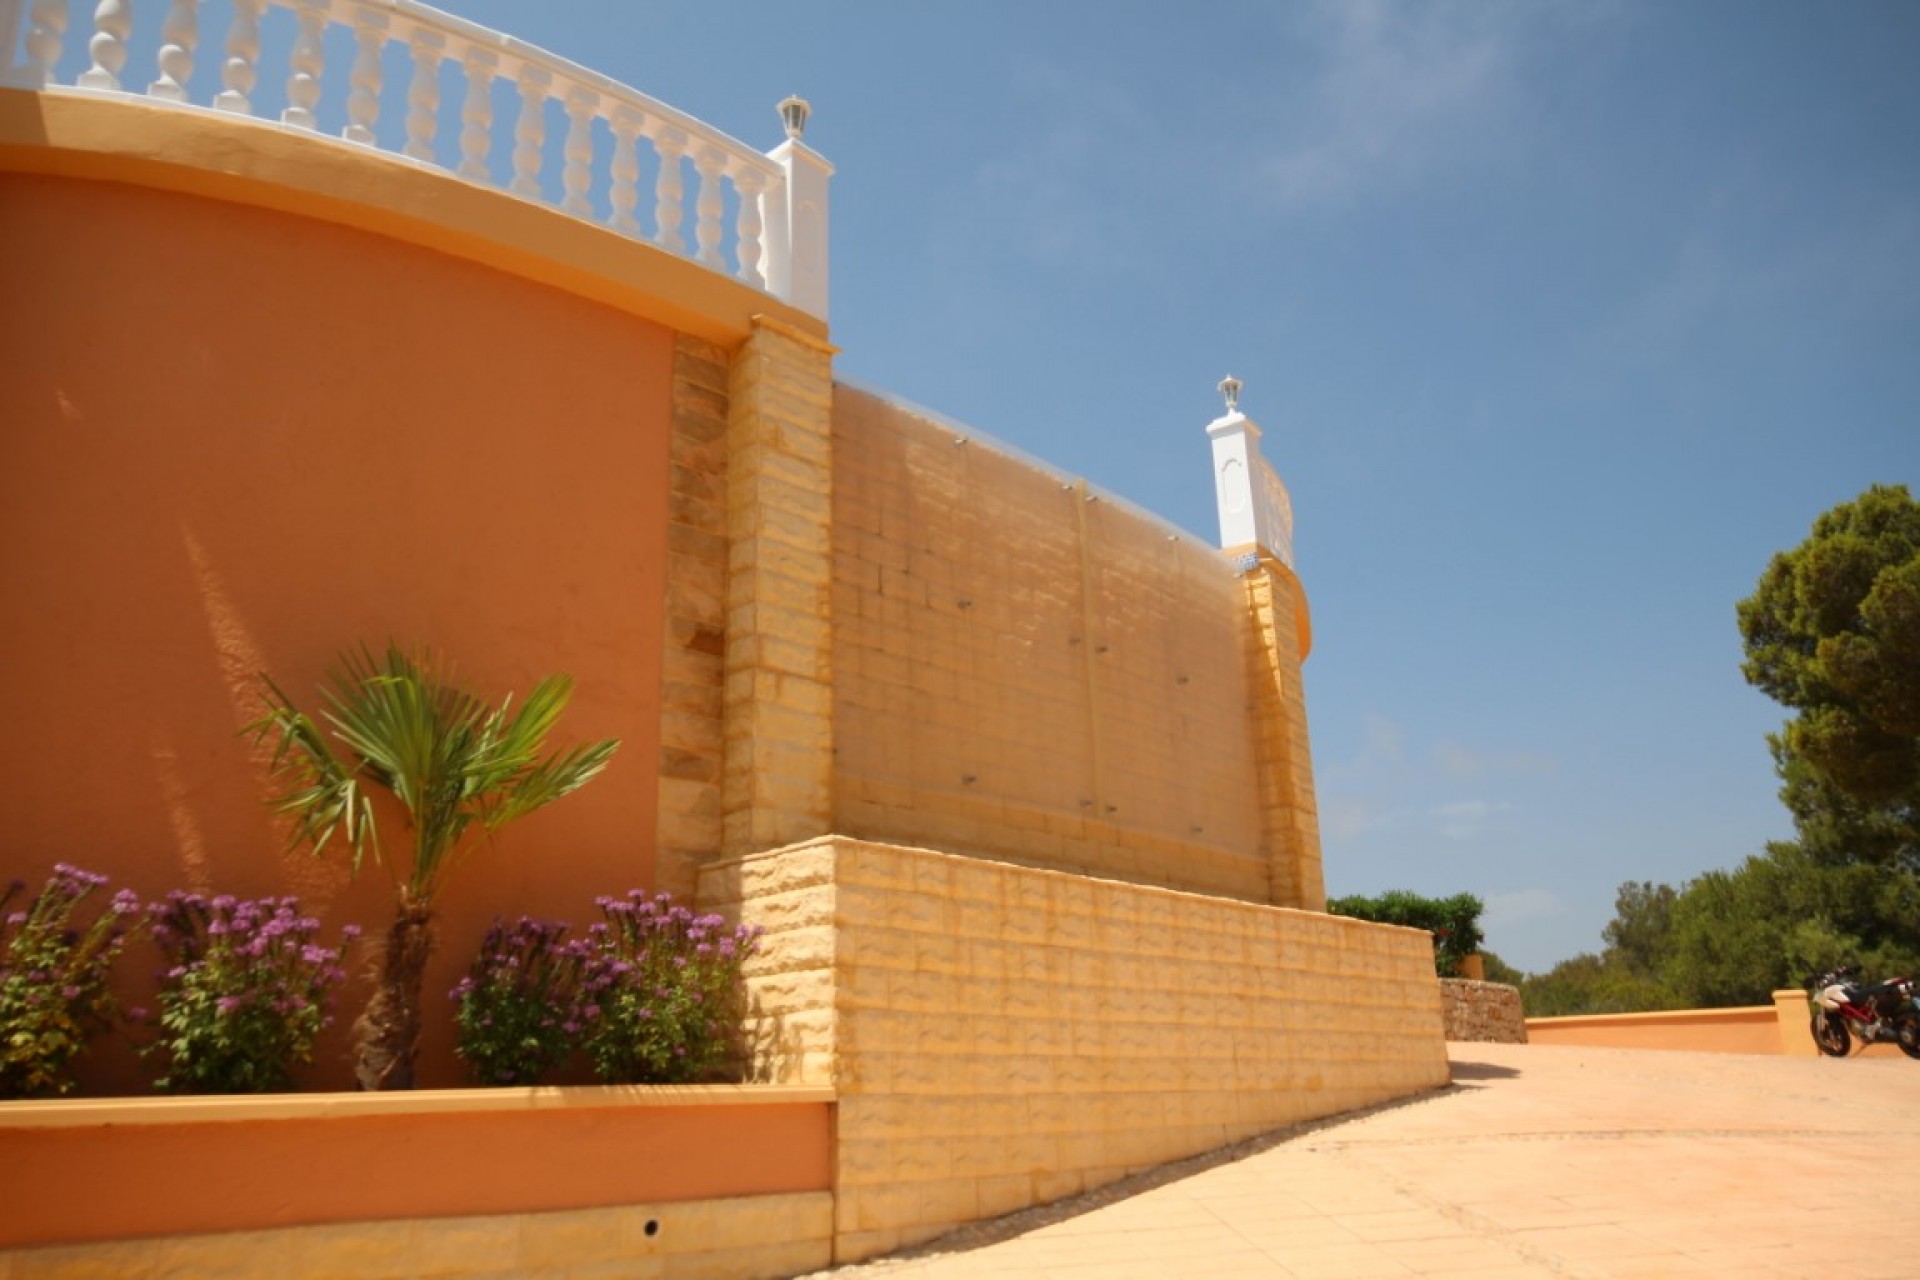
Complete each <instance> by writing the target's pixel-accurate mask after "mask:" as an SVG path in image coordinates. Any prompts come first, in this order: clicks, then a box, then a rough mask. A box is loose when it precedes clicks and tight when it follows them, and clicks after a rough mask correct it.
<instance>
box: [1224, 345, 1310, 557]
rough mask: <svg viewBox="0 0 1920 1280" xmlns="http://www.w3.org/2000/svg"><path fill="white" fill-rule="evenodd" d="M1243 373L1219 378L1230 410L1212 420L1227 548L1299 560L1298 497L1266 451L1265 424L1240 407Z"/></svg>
mask: <svg viewBox="0 0 1920 1280" xmlns="http://www.w3.org/2000/svg"><path fill="white" fill-rule="evenodd" d="M1243 385H1244V384H1243V383H1242V382H1241V381H1240V379H1238V378H1236V377H1234V376H1233V375H1232V374H1228V375H1227V376H1226V377H1224V378H1222V379H1221V380H1220V382H1219V384H1218V388H1219V391H1220V394H1221V396H1222V397H1223V398H1224V399H1225V400H1226V402H1227V411H1226V413H1224V414H1222V415H1221V416H1220V417H1218V418H1215V419H1214V420H1213V421H1212V422H1210V423H1208V424H1207V437H1208V438H1209V439H1210V440H1212V441H1213V485H1214V497H1215V498H1216V500H1217V501H1218V504H1219V509H1220V547H1221V549H1222V550H1234V549H1247V548H1258V549H1259V550H1261V551H1264V552H1266V553H1267V554H1269V555H1271V556H1273V557H1274V558H1275V559H1277V560H1279V561H1280V562H1281V563H1282V564H1285V565H1288V566H1291V565H1292V564H1293V502H1292V500H1291V499H1290V498H1288V497H1287V488H1286V486H1285V485H1283V484H1281V483H1280V477H1279V475H1278V474H1277V473H1275V471H1274V469H1273V468H1272V467H1271V466H1269V465H1268V464H1267V461H1266V459H1264V458H1262V457H1261V456H1260V428H1259V427H1258V426H1257V425H1256V424H1255V423H1254V421H1253V419H1251V418H1249V417H1247V415H1246V414H1244V413H1241V412H1240V389H1241V387H1242V386H1243Z"/></svg>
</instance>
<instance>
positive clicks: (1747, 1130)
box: [841, 1044, 1920, 1280]
mask: <svg viewBox="0 0 1920 1280" xmlns="http://www.w3.org/2000/svg"><path fill="white" fill-rule="evenodd" d="M1450 1051H1451V1056H1452V1057H1453V1059H1454V1061H1455V1063H1456V1064H1457V1065H1458V1066H1462V1067H1464V1068H1466V1073H1464V1074H1467V1076H1468V1078H1467V1082H1466V1084H1465V1086H1464V1087H1455V1088H1453V1089H1450V1090H1447V1091H1445V1092H1443V1093H1440V1094H1437V1095H1433V1096H1430V1097H1427V1098H1424V1099H1421V1100H1419V1101H1417V1102H1413V1103H1409V1104H1406V1105H1402V1106H1398V1107H1386V1108H1380V1109H1376V1110H1374V1111H1372V1112H1369V1113H1365V1114H1362V1115H1360V1116H1356V1117H1354V1118H1352V1119H1350V1120H1347V1121H1336V1122H1334V1123H1331V1124H1320V1125H1315V1126H1311V1127H1309V1128H1306V1129H1304V1130H1302V1131H1301V1132H1300V1133H1299V1134H1298V1135H1297V1136H1294V1137H1291V1138H1287V1137H1285V1136H1284V1135H1281V1136H1280V1137H1277V1138H1276V1139H1275V1140H1274V1141H1273V1142H1271V1143H1270V1144H1268V1145H1264V1146H1263V1147H1261V1148H1260V1149H1258V1150H1256V1151H1255V1152H1254V1153H1253V1154H1251V1155H1246V1156H1244V1157H1243V1158H1241V1159H1239V1160H1237V1161H1234V1162H1233V1163H1226V1164H1221V1165H1218V1166H1216V1167H1214V1168H1211V1169H1202V1170H1201V1171H1200V1172H1197V1173H1193V1174H1191V1175H1188V1176H1186V1177H1183V1178H1181V1179H1180V1180H1178V1181H1173V1182H1166V1181H1164V1179H1160V1180H1156V1179H1151V1178H1149V1179H1147V1180H1145V1181H1144V1182H1143V1184H1142V1188H1143V1189H1142V1190H1140V1191H1139V1192H1137V1193H1135V1194H1131V1195H1127V1196H1125V1197H1124V1198H1121V1199H1118V1200H1115V1199H1113V1194H1114V1193H1113V1192H1111V1191H1108V1192H1104V1193H1100V1199H1099V1201H1098V1202H1097V1203H1095V1202H1093V1201H1091V1200H1089V1201H1087V1202H1086V1203H1085V1204H1084V1205H1076V1202H1074V1201H1067V1202H1064V1203H1063V1204H1062V1205H1060V1206H1057V1207H1055V1208H1053V1209H1051V1210H1049V1211H1048V1212H1049V1213H1051V1214H1053V1215H1054V1216H1055V1219H1056V1220H1055V1222H1054V1223H1053V1225H1050V1226H1045V1227H1042V1228H1040V1229H1037V1230H1031V1231H1028V1232H1027V1233H1026V1234H1024V1235H1020V1236H1017V1237H1013V1238H1002V1239H1000V1240H999V1242H998V1243H988V1244H983V1245H977V1246H972V1247H969V1248H967V1249H965V1250H964V1251H960V1252H949V1253H945V1254H941V1255H939V1256H929V1257H926V1258H923V1259H899V1260H890V1261H885V1262H882V1263H879V1264H877V1265H876V1267H875V1268H874V1274H876V1275H881V1274H884V1275H905V1276H912V1277H914V1278H915V1280H1012V1278H1014V1277H1061V1276H1066V1277H1088V1278H1089V1280H1091V1278H1092V1277H1099V1278H1100V1280H1108V1277H1113V1276H1131V1275H1141V1276H1153V1277H1181V1278H1183V1280H1184V1277H1187V1276H1209V1277H1211V1276H1230V1277H1242V1276H1245V1277H1267V1276H1270V1277H1273V1278H1274V1280H1322V1278H1325V1280H1334V1278H1337V1280H1369V1278H1379V1280H1385V1278H1389V1277H1391V1278H1395V1280H1404V1278H1405V1277H1422V1278H1425V1280H1449V1278H1457V1280H1468V1278H1469V1277H1471V1278H1472V1280H1520V1278H1521V1277H1528V1278H1532V1277H1544V1276H1549V1275H1553V1276H1560V1277H1563V1278H1565V1280H1600V1278H1602V1277H1617V1278H1622V1280H1636V1278H1638V1277H1664V1276H1675V1277H1692V1276H1724V1277H1739V1278H1740V1280H1789V1278H1793V1277H1821V1278H1822V1280H1827V1278H1829V1277H1834V1276H1845V1277H1848V1280H1877V1278H1878V1277H1886V1278H1887V1280H1893V1278H1894V1277H1900V1278H1901V1280H1906V1278H1907V1277H1908V1276H1909V1275H1910V1274H1911V1272H1912V1267H1911V1265H1910V1264H1908V1263H1907V1262H1906V1260H1905V1259H1904V1257H1902V1256H1901V1255H1900V1254H1899V1253H1898V1252H1897V1250H1895V1249H1893V1248H1890V1247H1889V1239H1890V1236H1891V1233H1882V1238H1881V1239H1877V1240H1876V1239H1874V1238H1872V1236H1871V1235H1870V1234H1869V1235H1863V1236H1860V1237H1854V1238H1847V1237H1841V1236H1837V1235H1835V1234H1834V1233H1833V1232H1831V1231H1823V1230H1816V1229H1815V1226H1816V1225H1817V1224H1819V1223H1821V1222H1823V1221H1832V1222H1851V1221H1881V1222H1885V1223H1897V1222H1899V1221H1903V1220H1904V1217H1905V1214H1906V1212H1907V1211H1908V1210H1910V1208H1911V1207H1912V1206H1913V1205H1915V1204H1920V1160H1908V1159H1904V1158H1900V1159H1894V1158H1890V1157H1889V1153H1891V1152H1907V1151H1912V1150H1914V1149H1916V1146H1920V1106H1916V1104H1915V1102H1914V1098H1915V1094H1916V1091H1920V1071H1916V1070H1915V1069H1914V1068H1913V1067H1912V1066H1911V1064H1907V1063H1905V1062H1904V1060H1884V1061H1881V1060H1871V1059H1863V1060H1852V1059H1849V1060H1847V1061H1845V1062H1830V1061H1826V1060H1816V1059H1802V1058H1784V1057H1782V1058H1763V1057H1736V1056H1732V1055H1716V1054H1699V1053H1678V1052H1660V1051H1650V1050H1601V1049H1569V1048H1559V1047H1552V1048H1549V1047H1545V1046H1539V1047H1535V1046H1527V1045H1465V1044H1456V1045H1452V1046H1450ZM1476 1067H1477V1068H1483V1069H1482V1070H1475V1069H1474V1068H1476ZM1156 1181H1157V1182H1158V1183H1159V1185H1155V1182H1156ZM987 1238H991V1235H990V1233H989V1235H988V1237H987ZM841 1270H842V1271H843V1272H845V1273H846V1274H847V1277H848V1278H849V1280H851V1277H852V1276H854V1275H857V1274H858V1273H860V1272H861V1271H864V1270H867V1268H861V1267H852V1268H842V1269H841Z"/></svg>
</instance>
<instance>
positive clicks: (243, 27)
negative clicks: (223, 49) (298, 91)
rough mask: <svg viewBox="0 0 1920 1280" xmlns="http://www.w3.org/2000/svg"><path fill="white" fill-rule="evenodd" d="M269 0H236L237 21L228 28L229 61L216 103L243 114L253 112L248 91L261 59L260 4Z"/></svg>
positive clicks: (222, 73)
mask: <svg viewBox="0 0 1920 1280" xmlns="http://www.w3.org/2000/svg"><path fill="white" fill-rule="evenodd" d="M264 3H266V0H233V22H232V24H231V25H229V26H228V28H227V60H226V61H225V62H223V63H221V64H220V83H221V85H222V86H224V87H223V88H222V89H221V91H220V95H219V96H218V97H216V98H215V99H214V100H213V105H214V106H215V107H217V108H219V109H220V110H222V111H232V112H235V113H237V114H239V115H243V116H250V115H252V114H253V102H252V100H251V99H250V98H248V96H247V95H248V94H250V93H252V92H253V83H254V80H255V78H256V76H257V75H258V71H257V66H258V63H259V59H260V7H261V5H263V4H264Z"/></svg>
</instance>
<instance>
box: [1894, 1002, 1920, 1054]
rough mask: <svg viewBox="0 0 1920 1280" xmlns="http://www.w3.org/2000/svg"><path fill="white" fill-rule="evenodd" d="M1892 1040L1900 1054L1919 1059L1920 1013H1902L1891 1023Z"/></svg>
mask: <svg viewBox="0 0 1920 1280" xmlns="http://www.w3.org/2000/svg"><path fill="white" fill-rule="evenodd" d="M1893 1038H1894V1040H1895V1041H1896V1042H1897V1043H1898V1044H1899V1046H1900V1052H1902V1053H1904V1054H1906V1055H1907V1056H1908V1057H1909V1058H1920V1013H1903V1014H1901V1015H1900V1016H1899V1017H1898V1018H1895V1019H1894V1022H1893Z"/></svg>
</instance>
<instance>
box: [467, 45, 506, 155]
mask: <svg viewBox="0 0 1920 1280" xmlns="http://www.w3.org/2000/svg"><path fill="white" fill-rule="evenodd" d="M460 65H461V66H462V67H463V68H464V69H465V70H466V73H467V99H466V102H465V103H464V104H463V105H462V106H461V108H460V121H461V126H462V127H461V129H460V176H461V177H463V178H469V179H471V180H472V181H474V182H489V181H491V180H492V174H491V173H489V172H488V170H487V149H488V147H489V145H490V144H491V143H492V134H493V72H494V68H496V67H498V66H499V65H500V59H499V58H498V57H496V56H495V55H493V54H492V53H489V52H488V51H487V50H485V49H476V48H469V49H468V50H467V52H466V56H465V57H463V58H461V60H460Z"/></svg>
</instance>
